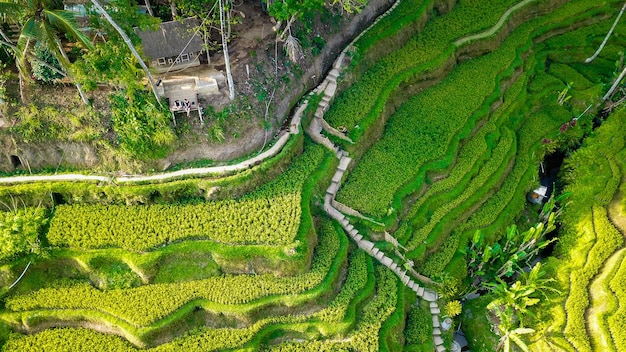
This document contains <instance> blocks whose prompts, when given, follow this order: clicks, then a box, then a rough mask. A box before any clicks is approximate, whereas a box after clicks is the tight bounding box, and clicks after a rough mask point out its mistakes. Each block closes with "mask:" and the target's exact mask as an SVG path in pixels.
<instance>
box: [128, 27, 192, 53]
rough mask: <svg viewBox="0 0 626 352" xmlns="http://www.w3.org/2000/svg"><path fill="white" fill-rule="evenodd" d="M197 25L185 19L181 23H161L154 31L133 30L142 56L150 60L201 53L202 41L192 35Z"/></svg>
mask: <svg viewBox="0 0 626 352" xmlns="http://www.w3.org/2000/svg"><path fill="white" fill-rule="evenodd" d="M197 25H198V21H197V20H196V19H195V18H187V19H185V20H184V21H183V22H182V23H181V22H178V21H170V22H163V23H161V25H160V26H159V29H157V30H156V31H150V30H148V31H141V30H139V29H138V28H135V33H136V34H137V35H138V36H139V37H140V38H141V43H142V45H143V52H144V54H146V55H147V56H148V57H149V58H150V59H158V58H160V57H171V56H178V55H179V54H181V53H183V54H185V53H191V52H198V51H201V50H202V39H201V38H200V36H199V35H195V36H194V35H193V34H194V28H195V27H196V26H197ZM192 36H193V38H192ZM190 39H191V42H190V41H189V40H190ZM187 43H189V45H187ZM185 46H187V47H186V48H185Z"/></svg>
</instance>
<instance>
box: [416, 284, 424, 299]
mask: <svg viewBox="0 0 626 352" xmlns="http://www.w3.org/2000/svg"><path fill="white" fill-rule="evenodd" d="M417 295H418V296H420V297H424V288H423V287H422V286H420V287H419V288H418V289H417Z"/></svg>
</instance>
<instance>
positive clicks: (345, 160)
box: [337, 156, 352, 171]
mask: <svg viewBox="0 0 626 352" xmlns="http://www.w3.org/2000/svg"><path fill="white" fill-rule="evenodd" d="M351 161H352V159H350V157H347V156H342V157H341V159H340V160H339V166H338V167H337V169H339V170H342V171H346V170H347V169H348V165H350V162H351Z"/></svg>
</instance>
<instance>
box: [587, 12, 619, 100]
mask: <svg viewBox="0 0 626 352" xmlns="http://www.w3.org/2000/svg"><path fill="white" fill-rule="evenodd" d="M624 10H626V3H624V6H622V10H621V11H620V12H619V14H618V15H617V18H616V19H615V22H613V25H612V26H611V29H610V30H609V33H607V34H606V37H604V40H603V41H602V44H600V47H599V48H598V50H596V52H595V53H594V54H593V55H592V56H591V57H588V58H587V60H585V63H587V64H588V63H590V62H591V61H593V60H594V59H595V58H596V57H597V56H598V55H599V54H600V52H601V51H602V49H604V46H605V45H606V42H607V41H608V40H609V37H610V36H611V34H613V30H615V26H617V22H619V19H620V18H621V17H622V15H623V14H624ZM605 100H606V99H605Z"/></svg>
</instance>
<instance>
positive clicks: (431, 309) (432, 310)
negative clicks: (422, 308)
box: [430, 308, 441, 315]
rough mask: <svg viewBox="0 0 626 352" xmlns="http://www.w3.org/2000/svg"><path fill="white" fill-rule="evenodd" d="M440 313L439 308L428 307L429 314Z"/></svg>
mask: <svg viewBox="0 0 626 352" xmlns="http://www.w3.org/2000/svg"><path fill="white" fill-rule="evenodd" d="M440 313H441V310H439V308H430V314H432V315H435V314H437V315H439V314H440Z"/></svg>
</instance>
